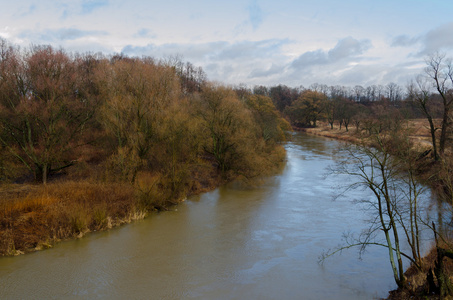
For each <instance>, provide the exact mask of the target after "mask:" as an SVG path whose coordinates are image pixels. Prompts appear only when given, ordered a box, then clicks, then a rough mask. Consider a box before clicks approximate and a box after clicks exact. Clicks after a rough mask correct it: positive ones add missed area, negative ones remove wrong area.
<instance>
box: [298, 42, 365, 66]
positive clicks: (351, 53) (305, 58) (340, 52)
mask: <svg viewBox="0 0 453 300" xmlns="http://www.w3.org/2000/svg"><path fill="white" fill-rule="evenodd" d="M369 48H371V42H370V41H369V40H367V39H365V40H360V41H359V40H356V39H354V38H352V37H347V38H344V39H341V40H340V41H338V43H337V44H336V45H335V47H334V48H332V49H330V50H329V51H327V52H326V51H324V50H321V49H318V50H315V51H309V52H305V53H303V54H302V55H300V56H299V57H298V58H297V59H295V60H294V61H293V62H292V64H291V67H293V68H296V69H299V68H309V67H313V66H316V65H326V64H333V63H336V62H339V61H349V60H351V59H357V57H358V56H359V55H361V54H363V53H364V52H365V51H366V50H368V49H369Z"/></svg>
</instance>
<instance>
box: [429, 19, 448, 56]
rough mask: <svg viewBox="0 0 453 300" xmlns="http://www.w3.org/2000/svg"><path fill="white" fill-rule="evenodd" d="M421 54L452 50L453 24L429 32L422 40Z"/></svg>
mask: <svg viewBox="0 0 453 300" xmlns="http://www.w3.org/2000/svg"><path fill="white" fill-rule="evenodd" d="M423 43H424V49H423V50H422V53H423V54H429V53H432V52H434V51H438V50H443V49H453V22H450V23H447V24H444V25H442V26H439V27H437V28H435V29H433V30H430V31H429V32H428V33H427V34H426V35H425V36H424V38H423Z"/></svg>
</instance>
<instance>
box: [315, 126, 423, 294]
mask: <svg viewBox="0 0 453 300" xmlns="http://www.w3.org/2000/svg"><path fill="white" fill-rule="evenodd" d="M374 141H375V146H376V147H373V148H371V147H368V146H360V145H358V146H354V147H351V148H349V149H348V155H347V159H346V160H344V161H342V162H340V163H339V165H338V166H337V167H336V168H334V169H333V170H332V171H333V172H334V173H335V174H346V175H348V176H352V177H355V178H356V181H355V183H353V184H351V185H349V186H348V187H347V190H349V189H356V188H363V189H368V190H369V191H371V192H372V196H370V197H364V198H363V199H358V200H357V202H358V203H361V204H362V205H364V206H365V207H366V208H365V209H366V210H367V211H369V212H370V213H371V215H370V223H369V224H370V225H369V227H368V228H367V229H365V230H363V231H362V233H361V234H360V235H359V236H358V237H354V236H346V240H345V242H346V245H345V246H342V247H340V248H338V249H335V250H333V251H331V252H328V253H325V254H323V255H322V257H321V260H324V259H326V258H327V257H329V256H331V255H333V254H335V253H337V252H340V251H342V250H344V249H349V248H352V247H360V250H361V252H363V251H364V250H365V248H366V247H367V246H370V245H375V246H382V247H385V248H387V250H388V254H389V261H390V265H391V268H392V271H393V277H394V280H395V282H396V284H397V285H398V286H399V287H403V286H405V284H406V278H405V276H404V268H403V260H402V258H403V257H406V258H407V259H409V260H410V261H411V262H412V263H413V264H414V265H415V266H416V267H418V268H419V269H421V268H422V266H421V256H420V232H421V231H422V229H421V228H420V226H419V224H420V223H421V222H420V207H419V203H418V202H419V198H420V197H421V194H422V193H423V191H424V189H423V187H421V186H420V185H419V184H418V183H417V182H416V181H415V177H414V170H415V169H414V166H413V165H410V164H409V165H406V163H407V162H405V161H403V160H400V159H397V158H395V157H393V156H392V155H391V154H390V152H389V150H388V149H389V148H394V147H397V146H395V145H394V143H392V140H384V139H382V138H381V136H379V135H376V136H375V140H374ZM400 142H401V141H399V143H400ZM403 144H404V143H403ZM406 148H407V147H405V146H401V149H402V151H404V149H406ZM405 167H408V168H409V170H410V171H408V172H402V170H404V168H405ZM381 232H382V233H383V234H384V239H383V240H382V238H379V236H380V234H381ZM404 242H408V244H409V247H410V251H411V252H410V253H404V252H403V251H402V250H401V245H402V243H404Z"/></svg>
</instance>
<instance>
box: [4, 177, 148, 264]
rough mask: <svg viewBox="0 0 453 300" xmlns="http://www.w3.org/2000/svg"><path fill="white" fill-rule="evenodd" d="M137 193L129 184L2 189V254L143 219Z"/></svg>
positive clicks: (79, 183) (22, 250)
mask: <svg viewBox="0 0 453 300" xmlns="http://www.w3.org/2000/svg"><path fill="white" fill-rule="evenodd" d="M135 192H136V191H135V189H134V188H133V187H132V186H131V185H125V184H103V183H90V182H74V181H67V182H58V183H52V184H48V185H47V186H33V185H27V186H24V185H21V186H19V187H17V189H13V188H12V186H8V187H7V188H2V190H1V191H0V196H1V199H2V201H1V202H0V240H1V241H2V242H1V243H0V254H2V255H15V254H20V253H23V252H29V251H33V250H38V249H41V248H43V247H45V246H43V245H47V246H49V245H51V244H53V243H54V242H55V241H58V240H61V239H67V238H72V237H80V236H82V235H84V234H85V233H87V232H90V231H94V230H104V229H108V228H111V227H113V226H118V225H120V224H123V223H127V222H130V221H131V220H133V219H136V218H139V217H144V215H145V213H146V212H144V211H143V212H138V211H137V201H136V197H135Z"/></svg>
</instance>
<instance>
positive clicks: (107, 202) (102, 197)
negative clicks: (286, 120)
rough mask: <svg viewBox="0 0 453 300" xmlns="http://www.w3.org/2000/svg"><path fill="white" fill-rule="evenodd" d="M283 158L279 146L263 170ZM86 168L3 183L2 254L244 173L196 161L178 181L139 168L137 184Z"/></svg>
mask: <svg viewBox="0 0 453 300" xmlns="http://www.w3.org/2000/svg"><path fill="white" fill-rule="evenodd" d="M284 158H285V150H284V148H283V147H282V146H280V145H276V146H275V148H274V150H273V151H271V152H269V153H268V156H267V159H268V161H267V165H266V168H263V169H262V171H261V173H262V175H263V176H265V175H267V174H271V173H273V172H275V171H276V170H278V169H279V168H280V167H281V165H282V164H283V163H284ZM81 168H82V169H83V172H81V171H80V170H77V168H75V169H74V170H72V171H69V172H68V173H65V174H60V175H59V176H56V177H55V178H53V179H51V180H50V181H49V182H48V183H47V184H45V185H43V184H33V183H23V184H14V183H10V184H1V185H0V256H16V255H20V254H24V253H29V252H34V251H38V250H42V249H47V248H51V247H52V246H53V245H55V244H56V243H58V242H60V241H62V240H68V239H74V238H81V237H83V236H84V235H86V234H88V233H90V232H95V231H103V230H109V229H112V228H114V227H118V226H120V225H123V224H127V223H131V222H133V221H135V220H140V219H143V218H145V217H146V216H147V215H148V214H149V213H150V212H152V211H165V210H168V209H169V208H171V206H174V205H177V204H178V203H180V202H182V201H184V200H185V199H187V197H189V196H192V195H196V194H200V193H204V192H207V191H211V190H213V189H215V188H217V187H219V186H221V185H223V184H225V183H227V182H229V181H232V180H238V179H239V180H241V178H242V177H241V176H240V175H238V174H235V173H234V172H228V173H225V172H223V173H222V172H221V170H219V168H218V167H217V165H216V164H214V163H212V162H211V161H210V160H200V163H199V164H197V165H193V166H191V168H189V169H188V170H187V175H186V178H184V179H183V180H180V184H179V185H178V186H175V185H174V183H173V182H170V181H169V180H168V178H167V177H165V176H162V175H161V174H159V173H151V172H144V171H143V172H139V173H138V174H137V179H136V181H135V182H134V183H133V184H132V183H130V182H124V181H118V180H117V181H115V180H112V179H111V178H109V179H106V176H105V174H104V173H103V172H100V171H98V170H99V168H98V166H97V165H86V164H85V165H84V166H82V167H81ZM242 180H244V181H247V182H248V183H250V182H251V181H253V179H246V178H242Z"/></svg>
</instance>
